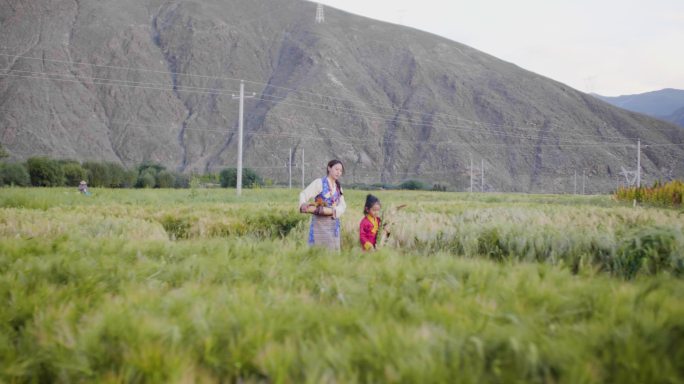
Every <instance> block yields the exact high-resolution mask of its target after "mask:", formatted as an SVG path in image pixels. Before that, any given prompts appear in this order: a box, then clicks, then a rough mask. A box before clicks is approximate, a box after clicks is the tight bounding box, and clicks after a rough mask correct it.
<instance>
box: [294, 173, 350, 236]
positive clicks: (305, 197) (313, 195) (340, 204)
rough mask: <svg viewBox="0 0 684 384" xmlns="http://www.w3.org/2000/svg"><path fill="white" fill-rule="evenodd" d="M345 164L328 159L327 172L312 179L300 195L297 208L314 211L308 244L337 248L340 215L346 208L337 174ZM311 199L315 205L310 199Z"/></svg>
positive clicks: (304, 211) (308, 211)
mask: <svg viewBox="0 0 684 384" xmlns="http://www.w3.org/2000/svg"><path fill="white" fill-rule="evenodd" d="M343 172H344V166H343V165H342V162H341V161H339V160H330V162H328V174H327V176H324V177H322V178H320V179H316V180H314V181H313V182H312V183H311V184H309V186H308V187H306V189H304V190H303V191H302V192H301V193H300V194H299V211H300V212H302V213H313V217H312V219H311V226H310V227H309V245H320V246H323V247H327V248H329V249H334V250H339V249H340V216H342V215H343V214H344V211H345V210H346V209H347V204H346V203H345V202H344V195H343V192H342V187H341V186H340V181H339V179H340V176H342V173H343ZM311 199H314V201H315V203H314V204H312V205H311V204H309V203H308V202H309V200H311Z"/></svg>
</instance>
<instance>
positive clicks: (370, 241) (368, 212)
mask: <svg viewBox="0 0 684 384" xmlns="http://www.w3.org/2000/svg"><path fill="white" fill-rule="evenodd" d="M380 208H381V206H380V199H378V198H377V197H375V196H373V195H368V196H366V204H365V205H364V207H363V213H364V215H365V216H364V217H363V219H361V222H360V223H359V241H360V242H361V247H363V250H364V251H369V250H371V249H375V246H376V241H377V238H378V231H380V230H381V229H382V222H381V220H380Z"/></svg>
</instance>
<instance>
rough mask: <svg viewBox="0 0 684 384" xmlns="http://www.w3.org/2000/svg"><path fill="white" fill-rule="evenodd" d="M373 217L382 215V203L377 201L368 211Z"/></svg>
mask: <svg viewBox="0 0 684 384" xmlns="http://www.w3.org/2000/svg"><path fill="white" fill-rule="evenodd" d="M368 212H369V213H370V214H371V215H372V216H373V217H380V203H375V204H373V206H372V207H371V208H370V210H369V211H368Z"/></svg>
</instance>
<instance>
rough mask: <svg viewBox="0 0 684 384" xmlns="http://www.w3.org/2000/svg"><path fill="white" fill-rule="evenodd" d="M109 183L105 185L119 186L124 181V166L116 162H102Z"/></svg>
mask: <svg viewBox="0 0 684 384" xmlns="http://www.w3.org/2000/svg"><path fill="white" fill-rule="evenodd" d="M104 165H105V169H106V172H107V175H108V176H109V183H108V184H107V187H110V188H121V187H123V186H124V184H125V183H126V168H124V167H123V166H121V165H120V164H116V163H104Z"/></svg>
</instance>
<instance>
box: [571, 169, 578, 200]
mask: <svg viewBox="0 0 684 384" xmlns="http://www.w3.org/2000/svg"><path fill="white" fill-rule="evenodd" d="M572 194H573V195H576V194H577V170H576V169H575V187H574V189H573V190H572Z"/></svg>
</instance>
